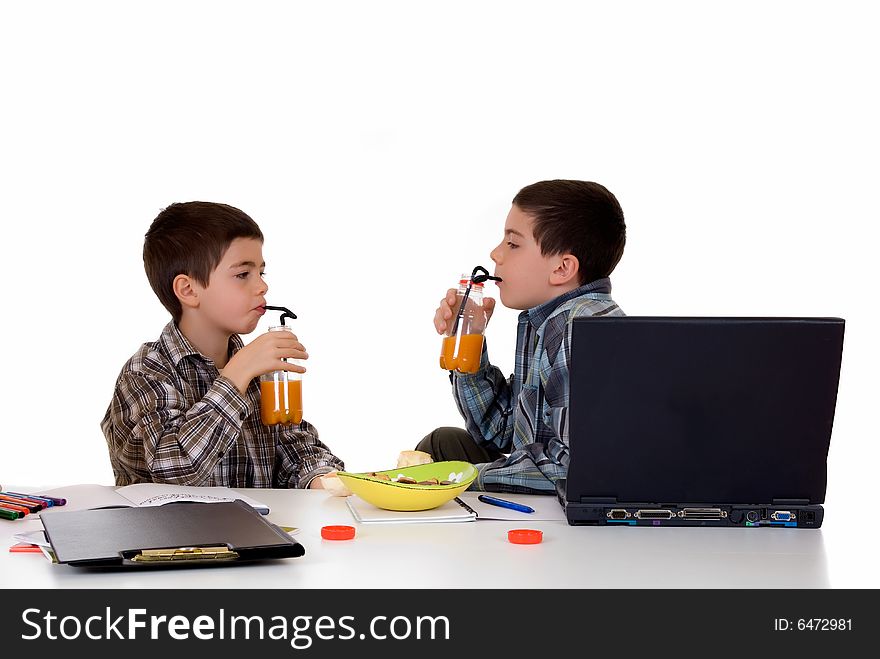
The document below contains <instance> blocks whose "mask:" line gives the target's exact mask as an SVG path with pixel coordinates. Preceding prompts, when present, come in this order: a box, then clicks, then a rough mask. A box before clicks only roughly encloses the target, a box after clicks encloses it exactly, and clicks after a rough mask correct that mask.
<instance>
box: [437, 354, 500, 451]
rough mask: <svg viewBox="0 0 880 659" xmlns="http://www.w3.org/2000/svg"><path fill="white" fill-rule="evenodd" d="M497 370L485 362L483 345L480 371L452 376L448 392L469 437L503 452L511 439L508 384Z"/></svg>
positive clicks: (486, 360)
mask: <svg viewBox="0 0 880 659" xmlns="http://www.w3.org/2000/svg"><path fill="white" fill-rule="evenodd" d="M512 379H513V376H511V378H510V379H506V378H505V377H504V375H502V373H501V370H500V369H499V368H497V367H496V366H492V365H491V364H490V363H489V353H488V350H487V349H486V343H485V341H484V342H483V354H482V356H481V357H480V370H478V371H477V372H476V373H457V372H456V373H454V374H453V378H452V385H453V386H452V393H453V396H454V397H455V403H456V405H457V406H458V410H459V412H461V415H462V417H464V420H465V426H466V428H467V431H468V433H470V436H471V437H473V438H475V439H478V441H479V442H480V443H481V444H483V445H488V444H493V445H494V446H495V447H496V448H497V449H498V450H500V451H502V452H507V451H509V450H510V448H511V442H512V439H513V424H512V423H510V419H511V413H512V407H511V396H512V394H511V392H512V387H511V381H512Z"/></svg>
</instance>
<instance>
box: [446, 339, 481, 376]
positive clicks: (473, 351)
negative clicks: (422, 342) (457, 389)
mask: <svg viewBox="0 0 880 659" xmlns="http://www.w3.org/2000/svg"><path fill="white" fill-rule="evenodd" d="M456 343H457V344H458V345H457V347H458V352H457V353H456V350H455V349H456ZM482 354H483V335H482V334H462V335H461V336H460V337H458V336H447V337H446V338H445V339H443V346H442V348H441V350H440V368H442V369H444V370H447V371H456V370H457V371H459V372H461V373H476V372H477V371H479V370H480V356H481V355H482Z"/></svg>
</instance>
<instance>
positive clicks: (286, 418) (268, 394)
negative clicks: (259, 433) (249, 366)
mask: <svg viewBox="0 0 880 659" xmlns="http://www.w3.org/2000/svg"><path fill="white" fill-rule="evenodd" d="M266 308H267V309H272V308H275V309H283V310H284V311H285V313H284V314H282V316H281V325H277V326H275V327H270V328H269V331H270V332H291V333H293V330H291V329H290V327H288V326H286V325H285V324H284V318H285V317H288V318H296V316H295V315H294V314H293V313H292V312H290V311H289V310H287V309H285V308H284V307H269V306H268V305H267V306H266ZM284 361H286V362H291V363H293V364H299V363H300V360H298V359H287V358H285V359H284ZM302 418H303V404H302V373H294V372H292V371H273V372H271V373H264V374H263V375H261V376H260V419H261V420H262V421H263V423H265V424H266V425H267V426H274V425H278V424H284V425H288V424H292V423H301V422H302Z"/></svg>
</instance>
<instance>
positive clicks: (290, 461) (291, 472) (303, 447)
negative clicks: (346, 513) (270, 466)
mask: <svg viewBox="0 0 880 659" xmlns="http://www.w3.org/2000/svg"><path fill="white" fill-rule="evenodd" d="M277 448H278V457H279V459H280V463H281V464H280V466H279V473H278V478H277V480H278V481H279V482H280V483H284V484H286V485H287V486H288V487H300V488H304V489H306V488H308V487H309V485H310V484H311V482H312V480H314V479H315V478H316V477H318V476H322V475H324V474H328V473H330V472H331V471H334V470H341V469H345V465H344V464H343V462H342V460H340V459H339V458H337V457H336V456H335V455H333V454H332V453H331V452H330V449H329V448H327V446H325V445H324V443H323V442H321V440H320V439H318V430H317V429H316V428H315V426H313V425H312V424H311V423H309V422H308V421H303V422H302V423H301V424H299V425H298V426H296V427H295V429H284V430H282V431H281V432H280V438H279V441H278V444H277Z"/></svg>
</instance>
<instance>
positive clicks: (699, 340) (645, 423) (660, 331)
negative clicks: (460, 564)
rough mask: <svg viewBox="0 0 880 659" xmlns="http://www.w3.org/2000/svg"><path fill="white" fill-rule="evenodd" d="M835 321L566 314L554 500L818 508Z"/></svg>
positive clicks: (837, 345) (833, 392)
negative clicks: (559, 479) (566, 387)
mask: <svg viewBox="0 0 880 659" xmlns="http://www.w3.org/2000/svg"><path fill="white" fill-rule="evenodd" d="M843 330H844V321H843V320H842V319H839V318H659V317H637V316H629V317H620V318H578V319H575V321H574V325H573V335H572V355H571V358H572V361H571V389H570V408H569V409H570V418H569V439H570V442H569V443H570V447H569V448H570V458H571V462H570V465H569V471H568V481H567V491H566V498H567V500H568V501H573V502H577V501H582V500H584V499H585V498H593V499H594V498H609V499H616V500H617V501H620V502H649V503H659V504H663V503H666V504H676V503H771V502H773V501H774V500H786V499H788V500H803V501H804V502H805V503H806V502H808V503H822V502H823V501H824V500H825V483H826V458H827V454H828V444H829V441H830V439H831V427H832V422H833V420H834V408H835V404H836V401H837V385H838V380H839V376H840V361H841V353H842V349H843Z"/></svg>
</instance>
